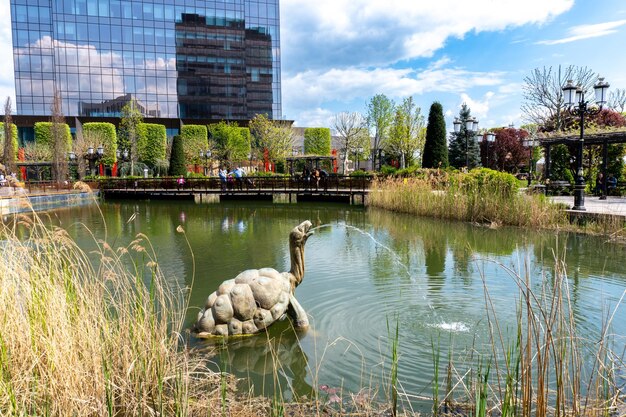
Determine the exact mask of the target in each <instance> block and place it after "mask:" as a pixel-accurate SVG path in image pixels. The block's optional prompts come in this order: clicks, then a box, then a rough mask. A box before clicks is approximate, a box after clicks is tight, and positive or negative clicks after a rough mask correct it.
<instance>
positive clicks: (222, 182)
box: [217, 167, 228, 191]
mask: <svg viewBox="0 0 626 417" xmlns="http://www.w3.org/2000/svg"><path fill="white" fill-rule="evenodd" d="M217 175H218V176H219V177H220V186H221V188H222V191H226V184H227V178H226V177H228V172H227V171H226V168H224V167H220V169H219V171H218V173H217Z"/></svg>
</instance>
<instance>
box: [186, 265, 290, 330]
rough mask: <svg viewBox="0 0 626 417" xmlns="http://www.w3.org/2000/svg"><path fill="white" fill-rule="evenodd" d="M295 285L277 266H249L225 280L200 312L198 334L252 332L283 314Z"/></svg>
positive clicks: (196, 327) (197, 325)
mask: <svg viewBox="0 0 626 417" xmlns="http://www.w3.org/2000/svg"><path fill="white" fill-rule="evenodd" d="M290 288H291V286H290V284H289V281H288V280H287V279H286V278H285V276H284V275H283V274H281V273H279V272H278V271H276V270H275V269H272V268H262V269H249V270H247V271H243V272H242V273H240V274H239V275H237V276H236V277H235V278H234V279H229V280H226V281H224V282H223V283H222V284H221V285H220V286H219V287H218V289H217V290H216V291H215V292H213V293H211V295H209V297H208V298H207V300H206V302H205V305H204V309H203V310H202V311H201V312H200V313H199V314H198V320H197V322H196V325H195V330H196V331H197V333H198V336H208V335H211V334H218V335H226V334H250V333H256V332H258V331H259V330H262V329H265V328H266V327H268V326H269V325H271V324H272V323H274V321H276V320H278V319H280V318H281V317H283V315H284V314H285V313H286V312H287V307H288V306H289V290H290Z"/></svg>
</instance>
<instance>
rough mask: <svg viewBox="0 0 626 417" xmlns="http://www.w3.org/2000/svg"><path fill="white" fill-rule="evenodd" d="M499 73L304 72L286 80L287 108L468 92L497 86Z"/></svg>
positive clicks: (444, 70)
mask: <svg viewBox="0 0 626 417" xmlns="http://www.w3.org/2000/svg"><path fill="white" fill-rule="evenodd" d="M502 82H503V73H500V72H472V71H467V70H463V69H458V68H435V69H431V68H429V69H426V70H423V71H416V70H413V69H406V68H404V69H394V68H376V69H371V70H368V69H360V68H347V69H338V68H333V69H330V70H328V71H314V70H311V71H305V72H301V73H299V74H296V75H295V76H291V77H285V78H283V91H284V93H283V95H284V96H285V98H284V102H285V105H286V107H290V108H291V107H296V106H297V107H298V108H303V107H304V108H306V107H309V108H310V107H313V108H315V107H318V106H319V105H320V104H321V103H322V102H329V101H344V102H346V101H350V100H354V99H362V100H363V102H365V101H366V100H368V99H369V98H370V97H371V96H373V95H374V94H376V93H377V92H384V93H385V94H386V95H387V96H388V97H390V98H401V97H407V96H412V95H420V94H424V93H429V92H458V91H466V90H469V89H471V88H473V87H476V86H497V85H499V84H501V83H502Z"/></svg>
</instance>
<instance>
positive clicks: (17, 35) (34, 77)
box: [11, 0, 282, 120]
mask: <svg viewBox="0 0 626 417" xmlns="http://www.w3.org/2000/svg"><path fill="white" fill-rule="evenodd" d="M11 20H12V23H13V56H14V63H15V84H16V86H15V87H16V101H17V113H18V114H20V115H49V114H50V106H51V103H52V98H53V96H54V91H55V90H58V91H59V92H60V94H61V98H62V102H63V103H62V104H63V113H64V114H65V115H66V116H92V117H97V116H103V117H107V116H118V115H119V110H120V109H121V107H122V106H123V105H124V104H125V103H127V102H128V101H130V100H134V101H135V103H137V104H138V105H139V108H140V109H141V110H142V113H144V117H162V118H203V119H216V120H221V119H231V120H233V119H250V118H252V117H254V115H255V114H257V113H266V114H269V115H270V116H271V117H272V118H277V119H278V118H280V117H281V114H282V104H281V83H280V76H281V74H280V30H279V5H278V0H254V1H252V0H209V1H195V0H182V1H181V0H177V1H176V2H174V1H172V0H152V1H148V0H146V1H135V0H133V1H125V0H59V1H50V0H11Z"/></svg>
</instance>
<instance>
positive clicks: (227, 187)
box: [98, 175, 372, 193]
mask: <svg viewBox="0 0 626 417" xmlns="http://www.w3.org/2000/svg"><path fill="white" fill-rule="evenodd" d="M179 181H180V179H179V178H175V177H165V178H106V179H101V180H99V181H98V182H99V185H98V188H99V189H101V190H103V191H106V190H118V191H122V190H127V191H133V190H134V191H152V190H155V191H156V190H159V191H186V192H203V191H204V192H248V193H255V192H281V191H284V192H294V191H296V192H299V191H302V192H307V191H310V192H325V191H326V192H332V191H335V192H338V191H348V192H364V191H366V190H368V189H369V187H370V185H371V182H372V177H371V176H344V175H329V176H327V177H322V178H320V180H319V182H318V181H316V180H315V179H313V178H310V179H309V180H308V181H307V180H306V179H305V178H301V177H287V176H285V177H278V176H277V177H266V176H259V177H243V178H242V179H241V180H239V179H237V178H232V179H229V180H228V181H227V182H226V183H224V182H222V181H221V180H220V179H219V178H218V177H210V178H184V179H183V181H182V183H180V182H179Z"/></svg>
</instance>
